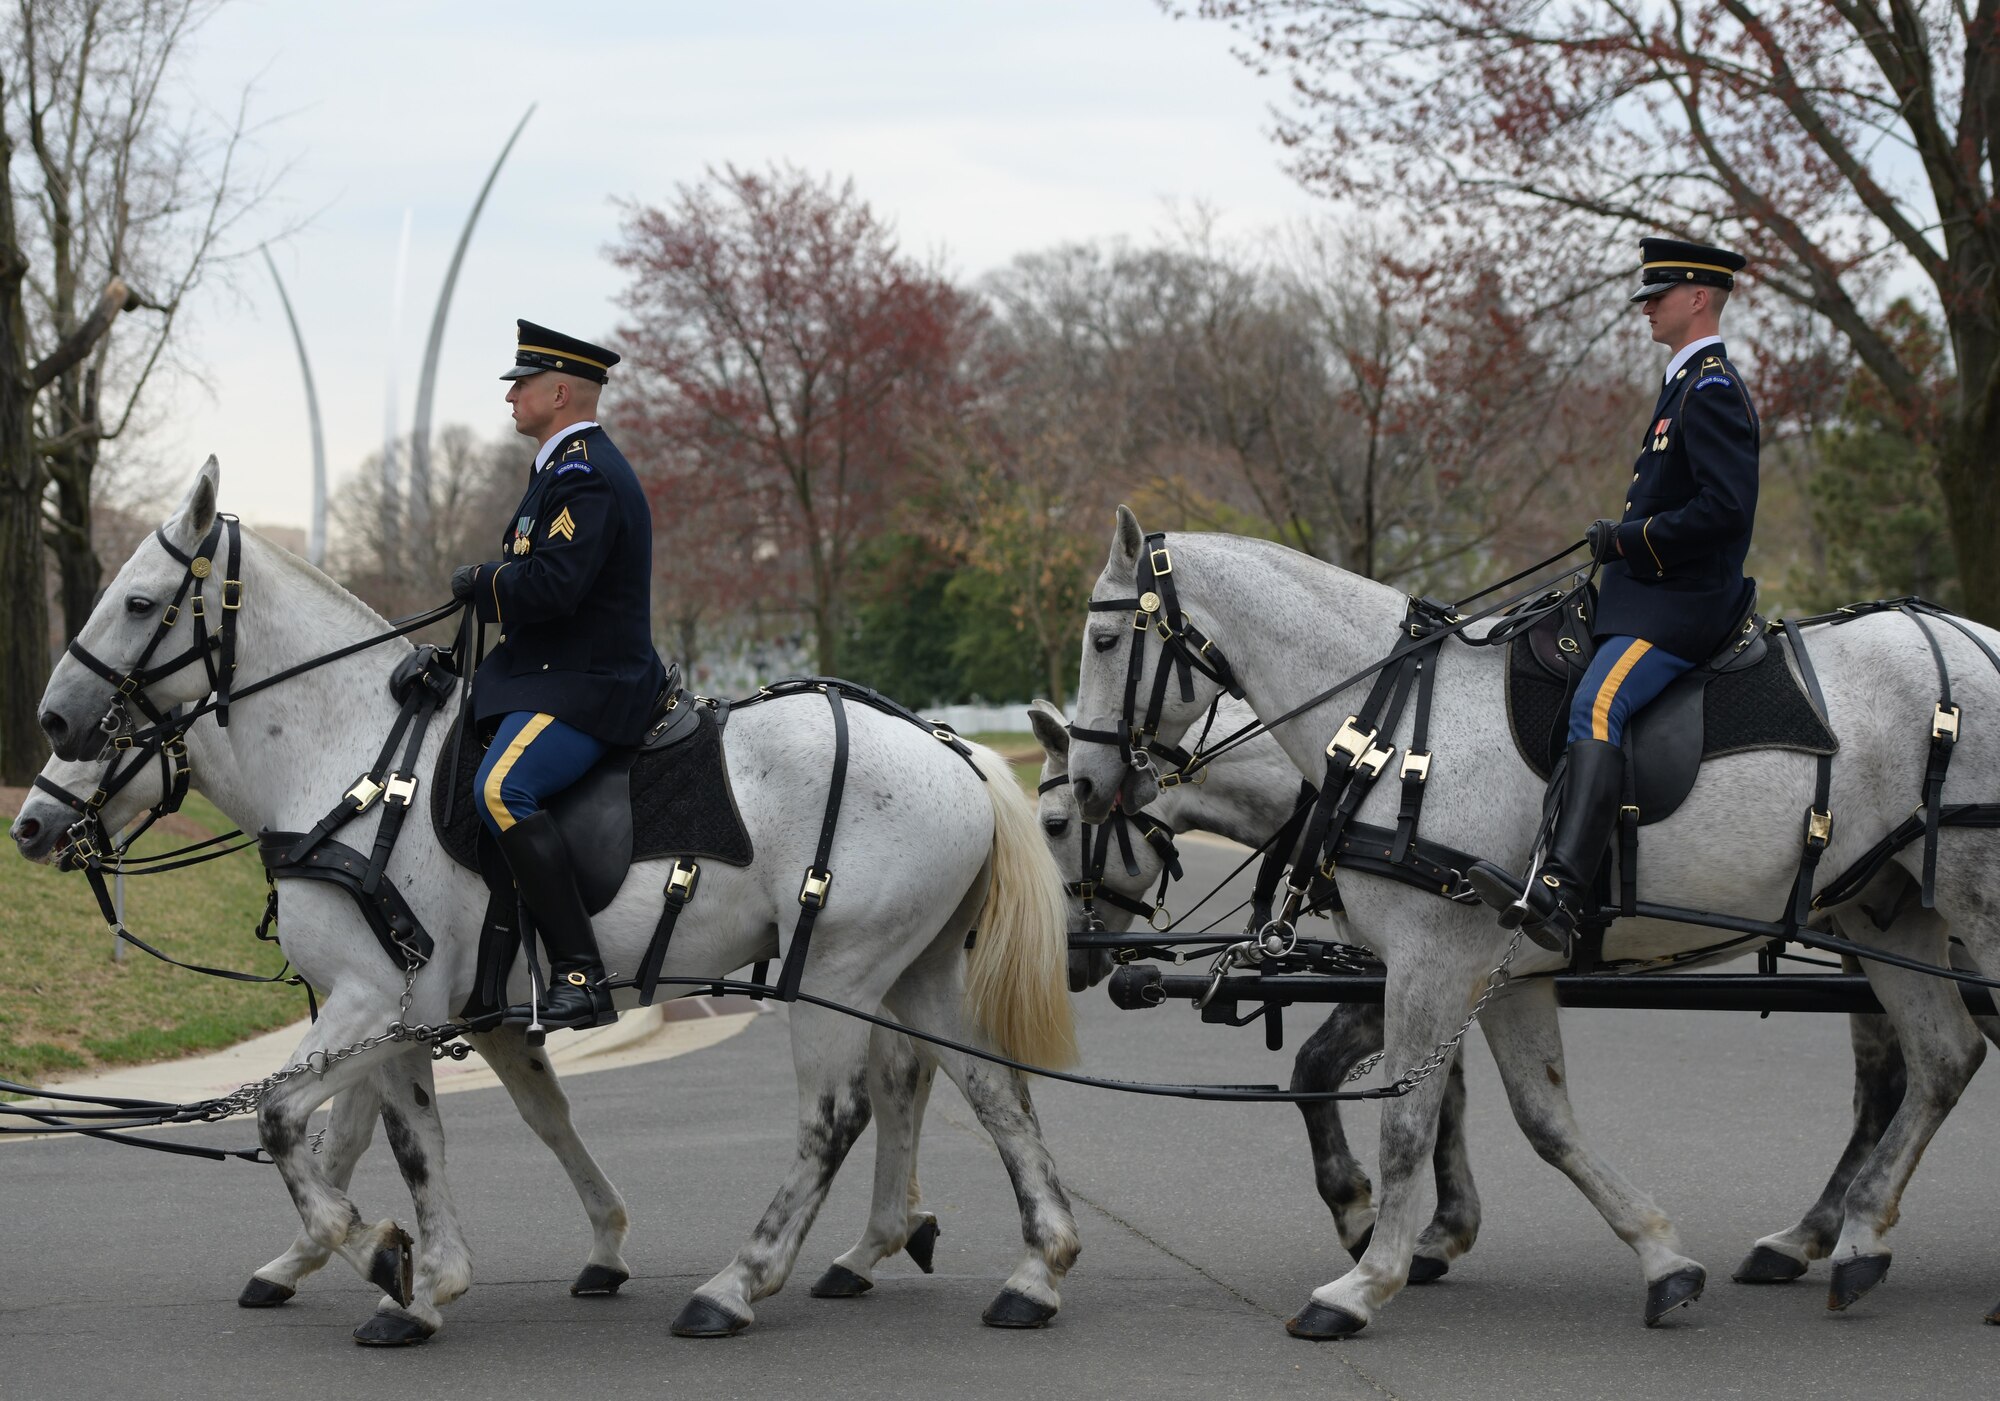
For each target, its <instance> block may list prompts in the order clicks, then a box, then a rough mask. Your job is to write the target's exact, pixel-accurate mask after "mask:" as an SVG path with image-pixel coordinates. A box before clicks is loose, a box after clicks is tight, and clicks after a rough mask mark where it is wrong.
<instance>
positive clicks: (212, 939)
mask: <svg viewBox="0 0 2000 1401" xmlns="http://www.w3.org/2000/svg"><path fill="white" fill-rule="evenodd" d="M8 796H9V798H11V799H12V801H8V802H5V803H0V810H4V815H5V816H6V817H8V818H11V817H12V816H13V813H14V811H15V810H16V808H17V807H18V805H19V797H18V795H17V793H16V792H15V790H9V794H8ZM231 825H232V824H231V823H230V822H229V821H228V820H227V819H226V818H224V817H223V816H222V814H221V813H219V812H217V811H216V809H215V808H214V807H213V806H211V805H210V804H209V803H208V802H207V801H206V800H204V799H202V798H201V797H199V796H194V795H190V796H189V798H188V800H187V805H186V807H185V808H183V809H182V811H181V814H180V815H179V816H178V817H175V818H172V819H169V821H168V823H162V824H161V827H164V828H166V830H165V831H162V830H161V829H160V828H159V827H156V828H155V829H154V831H153V832H151V833H148V834H147V836H146V838H145V839H144V840H143V841H141V842H140V844H139V850H140V851H141V852H147V851H165V850H169V849H171V848H173V847H177V846H183V845H185V844H187V843H188V842H191V841H198V840H200V839H202V838H204V837H209V836H213V835H215V834H217V833H221V832H226V831H229V830H230V828H231ZM263 912H264V869H263V867H262V866H261V865H259V864H258V861H257V856H256V853H255V851H244V852H238V853H236V854H235V855H232V856H227V857H224V858H223V859H221V860H219V861H212V862H208V863H206V864H204V865H200V866H193V867H189V868H188V869H186V870H183V871H174V872H171V873H169V874H167V875H161V876H146V877H135V878H132V879H129V880H127V881H126V883H125V923H126V925H127V927H128V928H130V929H131V930H132V932H133V933H134V934H137V935H138V936H139V937H140V938H142V939H145V940H146V941H147V942H148V943H151V944H154V945H156V946H157V947H159V948H160V949H162V950H164V951H165V952H167V953H170V954H172V955H173V956H174V957H176V958H179V959H184V960H186V961H188V962H191V963H206V964H210V965H213V966H215V967H219V968H237V969H242V970H244V971H246V972H252V973H267V974H268V973H275V972H277V971H278V969H279V968H280V967H282V966H283V965H284V955H283V954H281V953H279V952H278V949H277V946H276V945H274V944H267V943H259V942H258V941H257V940H256V939H255V938H253V937H252V931H253V930H254V929H255V928H256V927H257V921H258V919H259V918H260V917H261V916H262V915H263ZM305 1010H306V1008H305V996H304V994H303V992H302V991H301V990H300V989H298V988H293V987H284V986H279V985H270V986H266V985H261V984H251V983H238V982H231V981H229V980H227V979H223V978H209V977H203V976H202V975H201V974H199V973H190V972H187V971H186V970H184V969H180V968H172V967H169V966H168V965H166V964H164V963H161V962H159V961H157V960H156V959H153V958H151V957H149V956H147V955H146V954H144V953H142V952H140V951H139V950H138V949H135V948H131V947H129V946H128V947H127V948H126V949H125V957H124V960H123V961H122V962H118V961H114V960H113V958H112V938H111V931H110V930H109V929H107V928H106V927H105V924H104V920H103V918H102V917H101V916H100V915H99V914H98V911H97V902H96V900H94V899H93V898H92V897H91V893H90V887H89V885H88V884H86V883H85V881H84V878H83V876H82V874H81V873H78V872H61V871H57V870H55V869H54V868H53V867H48V866H35V865H30V864H29V863H28V862H26V861H23V860H21V859H19V858H18V857H16V856H14V855H13V854H12V853H11V852H4V851H0V1078H5V1079H9V1080H16V1081H22V1082H25V1083H34V1082H35V1081H36V1080H38V1079H41V1078H44V1077H48V1076H53V1075H61V1074H65V1073H74V1072H77V1071H84V1070H90V1069H93V1068H95V1067H98V1066H108V1065H128V1064H133V1063H137V1062H143V1061H156V1060H165V1059H169V1058H172V1057H176V1056H185V1055H191V1054H194V1053H196V1052H199V1051H209V1050H215V1049H217V1048H219V1047H222V1046H228V1045H233V1044H234V1043H236V1042H238V1041H241V1040H243V1039H244V1038H246V1037H249V1036H254V1035H256V1034H258V1033H259V1032H263V1031H269V1030H270V1029H272V1028H273V1027H278V1026H282V1025H284V1024H285V1023H286V1022H289V1021H294V1020H296V1019H298V1018H300V1017H302V1016H304V1015H305Z"/></svg>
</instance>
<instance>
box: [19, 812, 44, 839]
mask: <svg viewBox="0 0 2000 1401" xmlns="http://www.w3.org/2000/svg"><path fill="white" fill-rule="evenodd" d="M41 834H42V824H41V823H40V822H39V821H38V820H37V819H35V818H32V817H24V818H22V819H21V820H20V821H18V822H16V823H15V824H14V840H15V842H16V843H18V844H21V845H26V844H27V843H29V842H31V841H33V840H34V839H35V838H36V837H39V836H40V835H41Z"/></svg>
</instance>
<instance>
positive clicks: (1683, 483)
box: [1466, 238, 1758, 954]
mask: <svg viewBox="0 0 2000 1401" xmlns="http://www.w3.org/2000/svg"><path fill="white" fill-rule="evenodd" d="M1639 248H1640V255H1641V259H1642V262H1643V266H1642V267H1641V270H1640V286H1639V290H1638V291H1637V292H1635V293H1633V295H1632V300H1633V301H1635V302H1637V303H1639V304H1640V305H1641V306H1642V307H1643V308H1644V310H1645V313H1646V320H1647V323H1648V324H1649V325H1650V326H1651V327H1652V332H1653V339H1654V340H1656V341H1658V342H1660V343H1661V344H1662V345H1665V346H1667V347H1668V348H1669V349H1670V350H1672V352H1673V358H1672V359H1671V360H1670V361H1669V362H1668V364H1667V370H1666V375H1665V377H1664V379H1663V381H1662V383H1661V387H1660V394H1659V401H1658V403H1657V404H1655V405H1654V408H1653V413H1652V417H1651V419H1650V420H1649V422H1648V426H1647V428H1646V434H1645V437H1644V439H1643V440H1642V441H1641V443H1640V445H1639V458H1638V461H1637V463H1636V464H1635V465H1634V467H1633V472H1632V480H1631V483H1630V485H1629V487H1628V492H1629V495H1628V497H1627V499H1626V502H1625V514H1624V515H1623V517H1622V518H1620V519H1619V520H1600V521H1597V522H1596V523H1594V524H1593V525H1592V526H1591V527H1590V531H1589V533H1588V536H1587V537H1586V538H1587V539H1588V540H1589V543H1590V548H1591V552H1592V555H1593V556H1594V558H1595V560H1596V562H1597V563H1598V564H1599V565H1600V566H1602V571H1603V572H1602V574H1601V576H1600V578H1601V584H1600V590H1599V597H1598V601H1597V613H1596V617H1595V619H1594V622H1593V625H1592V629H1591V632H1592V636H1593V637H1594V638H1595V639H1596V642H1597V650H1596V653H1595V655H1594V656H1593V657H1592V658H1591V662H1590V666H1589V668H1588V669H1587V670H1586V671H1585V672H1584V675H1583V680H1582V681H1581V682H1580V683H1579V684H1578V686H1577V689H1576V693H1575V696H1574V698H1573V700H1572V702H1571V706H1570V716H1569V743H1568V750H1567V753H1566V755H1565V758H1564V760H1563V762H1561V763H1559V764H1558V765H1557V766H1556V769H1555V772H1554V773H1553V774H1552V775H1551V776H1550V797H1551V798H1552V799H1555V800H1557V804H1558V805H1557V808H1556V817H1555V825H1554V829H1553V830H1552V832H1551V833H1550V836H1549V842H1548V848H1547V856H1546V857H1545V858H1544V860H1543V861H1542V862H1541V865H1540V867H1539V869H1531V870H1530V872H1529V875H1528V877H1527V878H1526V880H1525V882H1524V880H1523V879H1521V878H1517V877H1515V876H1514V875H1513V874H1512V873H1510V872H1508V871H1504V870H1502V869H1501V868H1499V867H1497V866H1495V865H1493V864H1492V863H1490V862H1486V861H1481V862H1477V863H1475V864H1474V865H1473V866H1472V868H1471V869H1470V870H1468V871H1467V872H1466V878H1467V880H1468V882H1469V883H1470V884H1471V885H1472V886H1473V888H1474V889H1475V890H1477V892H1478V894H1479V897H1480V898H1481V899H1482V900H1484V901H1485V902H1486V903H1487V904H1488V905H1491V906H1493V907H1494V908H1496V909H1499V910H1501V911H1502V914H1501V923H1502V924H1503V925H1506V926H1508V927H1510V928H1511V927H1513V926H1514V925H1515V924H1517V923H1518V924H1520V925H1521V926H1522V928H1523V931H1524V932H1525V933H1526V934H1527V935H1528V936H1529V937H1530V938H1532V939H1533V940H1534V941H1535V942H1536V943H1538V944H1540V945H1542V946H1543V947H1544V948H1547V949H1551V950H1553V951H1555V952H1558V953H1564V954H1567V952H1568V950H1569V939H1570V935H1571V933H1572V932H1573V931H1574V929H1575V928H1576V926H1577V925H1578V924H1579V923H1580V922H1581V921H1582V919H1583V917H1584V915H1585V914H1586V912H1587V911H1588V910H1589V909H1590V908H1591V906H1592V904H1593V900H1592V885H1593V883H1594V882H1595V881H1596V879H1597V871H1598V867H1599V866H1600V865H1601V864H1602V863H1603V859H1604V852H1605V849H1606V847H1607V846H1608V844H1609V840H1610V834H1611V828H1612V823H1613V822H1614V820H1615V819H1616V817H1617V813H1618V805H1619V798H1620V793H1621V791H1622V779H1623V774H1624V763H1625V759H1624V753H1623V750H1622V749H1621V748H1620V744H1621V742H1622V741H1623V739H1624V735H1625V725H1626V722H1627V721H1628V720H1629V719H1630V717H1631V715H1632V713H1633V712H1634V711H1636V710H1638V709H1639V708H1640V707H1641V706H1643V705H1645V704H1647V703H1648V702H1649V701H1651V700H1653V699H1654V698H1655V697H1657V696H1658V695H1659V694H1660V692H1661V691H1663V690H1665V689H1666V687H1667V684H1668V683H1669V682H1671V681H1672V680H1673V679H1674V678H1675V677H1677V676H1680V675H1681V674H1682V673H1684V672H1686V671H1688V670H1690V669H1692V668H1693V667H1695V666H1697V665H1699V664H1701V663H1702V662H1703V661H1705V660H1706V659H1707V658H1708V657H1709V655H1710V654H1711V653H1712V652H1714V651H1715V650H1716V649H1717V648H1718V647H1719V646H1721V645H1722V644H1723V643H1724V642H1725V641H1726V640H1727V639H1728V638H1729V636H1730V634H1731V632H1732V630H1733V629H1735V628H1736V627H1737V626H1738V625H1739V624H1740V623H1741V622H1742V620H1743V618H1744V615H1745V614H1746V613H1747V612H1748V610H1749V608H1750V606H1751V604H1752V603H1753V602H1754V600H1755V598H1756V582H1755V581H1754V580H1751V579H1746V578H1745V577H1744V575H1743V561H1744V558H1745V556H1746V555H1747V554H1748V553H1749V549H1750V531H1751V525H1752V522H1753V520H1754V518H1755V516H1756V513H1757V447H1758V420H1757V410H1756V408H1755V406H1754V405H1752V403H1751V402H1750V395H1749V392H1748V390H1747V389H1746V388H1745V386H1744V382H1743V376H1742V375H1741V374H1739V373H1738V372H1737V370H1736V368H1735V366H1733V365H1732V364H1730V362H1729V357H1728V353H1727V352H1726V351H1725V350H1724V348H1723V344H1722V334H1721V320H1722V308H1723V305H1724V304H1725V303H1726V302H1727V301H1728V300H1729V293H1730V290H1731V289H1732V288H1733V287H1734V286H1735V285H1736V273H1737V272H1738V271H1739V270H1740V269H1741V268H1742V267H1743V265H1744V259H1743V257H1742V256H1741V255H1739V254H1736V253H1730V252H1726V251H1724V250H1723V249H1720V248H1712V247H1708V246H1707V245H1704V244H1699V243H1682V242H1679V241H1676V240H1674V239H1665V238H1645V239H1641V240H1639ZM1524 884H1525V889H1524Z"/></svg>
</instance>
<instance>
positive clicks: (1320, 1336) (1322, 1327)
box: [1285, 1299, 1368, 1343]
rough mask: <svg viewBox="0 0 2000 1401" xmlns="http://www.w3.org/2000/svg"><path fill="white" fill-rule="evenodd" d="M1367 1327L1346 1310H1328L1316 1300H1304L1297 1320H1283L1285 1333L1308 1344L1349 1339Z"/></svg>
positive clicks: (1365, 1322)
mask: <svg viewBox="0 0 2000 1401" xmlns="http://www.w3.org/2000/svg"><path fill="white" fill-rule="evenodd" d="M1367 1326H1368V1320H1367V1319H1365V1318H1362V1317H1359V1316H1358V1315H1356V1314H1351V1313H1349V1312H1348V1311H1347V1310H1346V1309H1330V1308H1328V1307H1327V1306H1326V1305H1325V1304H1322V1303H1320V1302H1319V1301H1318V1300H1317V1299H1308V1300H1306V1306H1305V1307H1304V1308H1302V1309H1300V1310H1299V1316H1298V1317H1297V1318H1288V1319H1286V1320H1285V1331H1286V1332H1287V1333H1290V1334H1291V1335H1292V1336H1293V1337H1294V1338H1304V1339H1305V1340H1306V1341H1307V1342H1309V1343H1325V1342H1333V1341H1337V1340H1339V1339H1341V1338H1351V1337H1353V1336H1354V1335H1355V1334H1356V1333H1359V1332H1360V1331H1361V1330H1362V1329H1363V1328H1366V1327H1367Z"/></svg>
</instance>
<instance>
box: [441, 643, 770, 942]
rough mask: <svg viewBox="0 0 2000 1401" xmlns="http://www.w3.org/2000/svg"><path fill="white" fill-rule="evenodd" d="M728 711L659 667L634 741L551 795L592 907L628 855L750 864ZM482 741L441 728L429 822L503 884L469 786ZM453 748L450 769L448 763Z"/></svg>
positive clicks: (607, 892)
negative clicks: (662, 677) (729, 749)
mask: <svg viewBox="0 0 2000 1401" xmlns="http://www.w3.org/2000/svg"><path fill="white" fill-rule="evenodd" d="M728 717H729V709H728V706H727V704H726V703H722V702H713V701H706V700H698V699H696V698H695V697H694V696H692V695H690V694H689V693H688V692H686V691H684V690H683V689H681V686H680V677H679V671H678V668H676V669H674V670H672V671H670V672H669V673H668V676H667V684H666V686H665V687H663V688H662V690H661V692H660V698H659V700H658V701H657V702H656V704H655V707H654V711H653V723H652V725H651V727H650V728H649V729H648V730H647V731H646V736H645V738H644V739H643V740H641V741H640V743H639V744H638V745H637V747H635V748H631V749H613V750H610V751H609V752H607V753H606V754H605V756H604V757H603V758H602V759H600V760H598V762H597V764H596V766H595V767H593V768H592V769H591V770H590V772H589V773H587V774H585V775H584V776H583V777H582V778H581V779H578V780H577V781H576V782H575V783H573V784H571V785H570V786H569V787H568V788H566V789H564V790H563V791H562V792H561V793H559V794H557V795H556V796H555V797H554V798H553V799H551V800H550V802H549V807H548V811H549V815H550V817H551V818H553V819H554V821H555V825H556V830H557V831H559V832H560V833H561V834H562V838H563V845H564V846H565V847H566V848H567V849H568V851H569V858H570V869H571V870H572V871H573V872H574V873H575V876H576V883H577V889H578V890H579V891H580V892H581V893H582V895H583V903H584V907H585V908H586V909H588V910H589V911H590V912H591V913H592V914H596V913H597V912H598V911H600V910H602V909H603V908H604V907H605V906H606V905H609V904H610V903H611V901H612V900H613V898H615V897H616V896H617V894H618V890H619V887H620V886H622V885H624V883H625V875H626V872H627V871H629V870H630V869H631V867H632V865H633V864H634V863H635V862H639V861H650V860H653V859H655V858H657V857H662V856H684V857H699V858H702V859H704V860H714V861H720V862H722V863H723V864H724V865H728V866H747V865H749V864H750V862H751V860H752V858H753V856H754V854H755V853H754V851H753V849H752V847H751V843H750V834H749V832H748V831H747V830H746V829H745V828H744V826H743V817H742V814H741V813H739V812H738V811H737V808H736V795H735V793H734V792H733V791H732V789H731V788H730V784H729V769H728V765H727V763H726V762H725V756H724V752H723V745H722V731H723V727H724V725H725V724H726V723H727V722H728ZM481 748H482V746H480V745H478V744H462V743H460V741H459V735H458V726H457V725H456V724H454V726H453V728H452V733H450V734H448V735H446V736H445V741H444V744H443V745H442V746H441V748H440V751H439V754H438V760H437V770H436V774H435V776H434V778H433V779H432V781H431V825H432V826H433V827H434V828H435V829H436V831H437V837H438V841H439V843H440V844H441V845H442V846H443V847H444V849H445V851H446V852H447V853H449V854H450V856H451V858H452V859H453V860H454V861H456V862H458V864H459V865H461V866H463V867H465V868H466V869H467V870H472V871H478V872H479V873H480V875H481V876H482V877H483V878H484V879H485V880H486V883H487V885H488V887H489V888H493V889H504V890H508V891H511V890H512V888H513V881H512V877H511V876H510V875H509V874H508V873H507V868H506V863H505V862H504V860H503V859H502V858H501V856H500V853H499V851H498V849H497V848H496V847H495V846H494V843H493V842H492V839H491V838H490V837H489V836H488V835H487V833H486V824H485V823H483V822H482V821H480V819H479V809H478V806H477V804H478V802H479V797H478V795H477V794H475V793H474V792H473V781H474V778H475V776H476V775H477V773H478V770H479V761H480V757H481ZM454 754H456V755H457V758H458V771H457V772H456V773H455V774H454V773H451V772H449V770H450V768H451V764H452V758H453V756H454ZM447 794H449V795H450V801H449V806H450V809H451V811H450V821H449V822H447V821H446V820H445V816H446V813H445V809H446V806H447V798H446V795H447Z"/></svg>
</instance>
